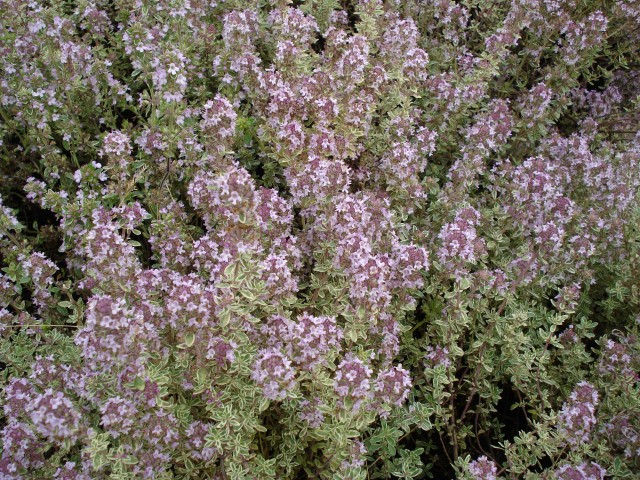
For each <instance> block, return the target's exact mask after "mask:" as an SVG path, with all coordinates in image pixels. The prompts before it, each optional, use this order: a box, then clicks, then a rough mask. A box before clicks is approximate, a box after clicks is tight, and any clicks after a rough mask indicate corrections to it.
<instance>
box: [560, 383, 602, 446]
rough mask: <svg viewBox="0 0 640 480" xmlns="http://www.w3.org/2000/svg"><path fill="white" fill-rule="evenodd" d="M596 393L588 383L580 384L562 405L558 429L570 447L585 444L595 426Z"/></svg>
mask: <svg viewBox="0 0 640 480" xmlns="http://www.w3.org/2000/svg"><path fill="white" fill-rule="evenodd" d="M598 400H599V399H598V391H597V390H596V389H595V387H594V386H593V385H591V384H589V383H588V382H580V383H579V384H578V385H577V386H576V388H575V389H574V390H573V391H572V392H571V395H570V396H569V399H568V400H567V401H566V402H565V403H564V404H563V406H562V410H561V411H560V413H559V415H558V429H559V431H560V433H561V434H562V435H565V436H566V438H567V441H568V442H569V443H570V444H571V445H579V444H582V443H586V442H588V441H589V440H590V438H591V431H592V430H593V427H594V426H595V424H596V407H597V406H598Z"/></svg>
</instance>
